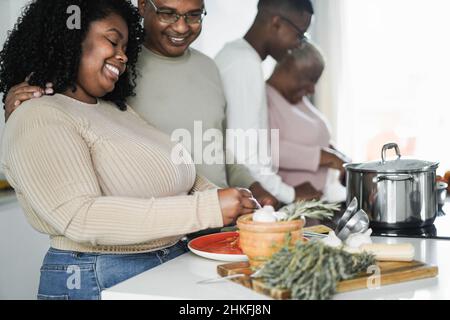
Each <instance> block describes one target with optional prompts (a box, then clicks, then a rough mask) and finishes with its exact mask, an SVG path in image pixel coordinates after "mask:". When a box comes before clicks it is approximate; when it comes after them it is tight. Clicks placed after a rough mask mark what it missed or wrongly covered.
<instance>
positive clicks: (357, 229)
mask: <svg viewBox="0 0 450 320" xmlns="http://www.w3.org/2000/svg"><path fill="white" fill-rule="evenodd" d="M369 224H370V221H369V217H368V216H367V214H366V213H365V212H364V210H359V211H358V212H356V213H355V214H354V215H353V216H352V217H351V218H350V219H349V220H348V222H347V223H346V224H345V225H344V227H342V229H340V230H339V231H338V233H337V234H336V235H337V237H338V238H339V239H341V240H342V241H345V240H347V238H348V237H349V236H350V235H351V234H355V233H364V232H366V231H367V230H369Z"/></svg>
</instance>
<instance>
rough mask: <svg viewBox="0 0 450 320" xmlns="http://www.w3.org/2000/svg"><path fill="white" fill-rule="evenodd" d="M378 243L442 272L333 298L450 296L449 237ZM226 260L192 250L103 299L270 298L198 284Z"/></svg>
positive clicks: (226, 284)
mask: <svg viewBox="0 0 450 320" xmlns="http://www.w3.org/2000/svg"><path fill="white" fill-rule="evenodd" d="M373 240H374V242H376V243H404V242H410V243H412V244H413V245H414V247H415V250H416V256H415V259H416V260H419V261H424V262H426V263H428V264H433V265H437V266H438V267H439V276H438V277H436V278H432V279H425V280H416V281H411V282H405V283H401V284H395V285H389V286H384V287H381V288H379V289H372V290H369V289H367V290H359V291H353V292H349V293H345V294H338V295H336V296H335V297H334V299H338V300H341V299H346V300H354V299H369V300H374V299H426V300H427V299H433V300H438V299H450V241H447V240H432V239H404V238H378V237H374V238H373ZM224 263H225V262H219V261H212V260H208V259H205V258H201V257H198V256H196V255H194V254H193V253H187V254H184V255H182V256H180V257H178V258H176V259H174V260H172V261H169V262H167V263H165V264H163V265H161V266H158V267H156V268H154V269H151V270H149V271H146V272H144V273H142V274H140V275H138V276H136V277H134V278H131V279H129V280H127V281H124V282H122V283H120V284H118V285H117V286H115V287H113V288H110V289H108V290H105V291H103V293H102V299H104V300H116V299H150V300H161V299H163V300H171V299H174V300H263V299H270V298H268V297H266V296H263V295H260V294H258V293H256V292H254V291H252V290H250V289H247V288H245V287H243V286H241V285H239V284H236V283H233V282H231V281H229V280H225V281H221V282H219V283H214V284H197V282H198V281H200V280H205V279H211V278H215V277H218V275H217V271H216V268H217V266H218V265H220V264H224Z"/></svg>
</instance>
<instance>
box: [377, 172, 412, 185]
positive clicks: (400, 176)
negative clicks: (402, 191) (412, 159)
mask: <svg viewBox="0 0 450 320" xmlns="http://www.w3.org/2000/svg"><path fill="white" fill-rule="evenodd" d="M409 180H411V181H412V182H415V181H416V178H414V176H413V175H410V174H389V175H382V176H376V177H374V178H373V183H379V182H382V181H394V182H395V181H409Z"/></svg>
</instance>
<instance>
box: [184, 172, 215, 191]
mask: <svg viewBox="0 0 450 320" xmlns="http://www.w3.org/2000/svg"><path fill="white" fill-rule="evenodd" d="M217 189H219V187H218V186H216V185H215V184H213V183H212V182H211V181H209V180H208V179H206V178H205V177H203V176H199V175H197V177H196V178H195V183H194V186H193V187H192V189H191V192H190V194H194V193H196V192H203V191H207V190H217Z"/></svg>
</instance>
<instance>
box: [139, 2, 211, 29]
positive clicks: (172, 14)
mask: <svg viewBox="0 0 450 320" xmlns="http://www.w3.org/2000/svg"><path fill="white" fill-rule="evenodd" d="M148 2H150V4H151V5H152V6H153V8H154V9H155V12H156V15H157V16H158V19H159V21H161V22H163V23H170V24H172V23H176V22H178V20H180V18H181V17H183V18H184V21H186V23H187V24H199V23H202V21H203V19H204V18H205V16H206V15H207V12H206V10H205V9H201V10H196V11H191V12H187V13H185V14H179V13H177V12H176V11H174V10H171V9H164V8H163V9H160V8H158V7H157V6H156V5H155V3H154V2H153V1H152V0H148Z"/></svg>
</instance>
